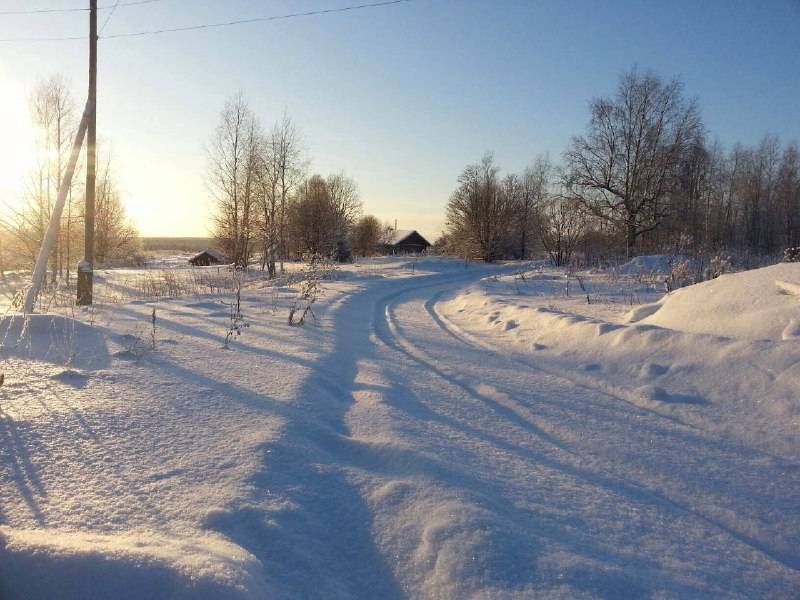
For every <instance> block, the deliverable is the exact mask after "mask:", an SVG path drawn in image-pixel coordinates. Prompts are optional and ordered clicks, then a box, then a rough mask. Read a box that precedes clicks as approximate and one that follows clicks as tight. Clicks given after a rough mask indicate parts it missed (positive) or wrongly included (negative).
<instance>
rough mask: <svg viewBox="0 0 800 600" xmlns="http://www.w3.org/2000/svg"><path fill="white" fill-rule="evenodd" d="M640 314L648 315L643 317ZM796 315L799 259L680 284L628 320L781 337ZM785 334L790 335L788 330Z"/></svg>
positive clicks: (716, 332) (799, 299)
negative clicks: (677, 288) (678, 288)
mask: <svg viewBox="0 0 800 600" xmlns="http://www.w3.org/2000/svg"><path fill="white" fill-rule="evenodd" d="M645 313H650V314H647V315H646V316H644V317H643V316H642V315H643V314H645ZM798 318H800V263H782V264H778V265H773V266H771V267H765V268H763V269H754V270H752V271H744V272H741V273H731V274H728V275H722V276H720V277H718V278H717V279H712V280H711V281H705V282H703V283H698V284H696V285H692V286H689V287H686V288H682V289H680V290H677V291H675V292H672V293H671V294H668V295H666V296H664V298H662V299H661V300H660V301H659V302H658V303H656V304H654V305H645V306H643V307H639V308H637V309H635V310H633V311H631V313H629V315H628V319H627V321H628V322H629V323H632V322H641V323H647V324H650V325H658V326H659V327H666V328H669V329H676V330H679V331H688V332H691V333H710V334H713V335H719V336H725V337H730V338H740V339H749V340H762V339H766V340H780V339H783V337H784V336H783V333H784V331H786V330H787V328H789V326H790V325H791V322H792V321H795V322H796V320H797V319H798ZM786 337H787V339H788V338H789V337H791V336H790V335H788V332H787V336H786Z"/></svg>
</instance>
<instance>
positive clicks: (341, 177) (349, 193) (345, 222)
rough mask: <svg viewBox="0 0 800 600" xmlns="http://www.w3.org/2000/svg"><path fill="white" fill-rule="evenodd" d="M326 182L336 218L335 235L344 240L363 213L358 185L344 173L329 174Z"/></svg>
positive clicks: (334, 224)
mask: <svg viewBox="0 0 800 600" xmlns="http://www.w3.org/2000/svg"><path fill="white" fill-rule="evenodd" d="M326 183H327V185H328V197H329V202H330V204H331V211H332V214H333V215H334V217H335V219H336V220H335V222H334V223H333V228H334V235H335V237H336V239H337V240H342V239H345V238H346V237H347V234H348V233H349V231H350V228H351V227H352V226H353V225H354V224H355V222H356V220H357V219H358V217H359V216H360V215H361V209H362V205H361V199H360V198H359V194H358V185H357V184H356V182H355V180H354V179H352V178H351V177H348V176H347V175H345V174H344V173H336V174H332V175H328V177H327V179H326Z"/></svg>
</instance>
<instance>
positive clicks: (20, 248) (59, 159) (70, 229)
mask: <svg viewBox="0 0 800 600" xmlns="http://www.w3.org/2000/svg"><path fill="white" fill-rule="evenodd" d="M29 107H30V115H31V122H32V124H33V126H34V130H35V132H36V144H35V148H36V164H35V166H34V168H33V169H32V171H31V173H30V174H29V175H28V177H27V178H26V181H25V187H24V193H23V194H22V196H21V197H20V198H18V199H16V201H9V200H5V201H4V202H3V206H2V209H1V210H0V214H2V216H1V217H0V244H2V249H1V251H0V269H5V268H25V267H30V266H31V265H32V264H33V262H34V261H35V260H36V256H37V254H38V252H39V247H40V246H41V241H42V238H43V237H44V233H45V231H46V230H47V227H48V224H49V222H50V216H51V214H52V210H53V206H54V204H55V201H56V198H57V196H58V192H59V189H60V186H61V183H62V178H63V176H64V171H65V169H66V163H67V158H68V156H69V152H70V149H71V146H72V141H73V139H74V137H75V132H76V130H77V127H78V121H79V119H80V111H78V110H77V106H76V103H75V100H74V97H73V95H72V93H71V91H70V88H69V85H68V84H67V83H66V81H65V80H64V78H62V77H60V76H53V77H50V78H49V79H46V80H43V81H41V82H40V83H38V84H37V85H36V86H35V88H34V89H33V91H32V93H31V95H30V99H29ZM98 163H99V164H98V172H97V182H96V206H95V212H96V216H95V218H96V223H95V225H96V233H95V258H96V261H97V263H98V264H103V263H107V262H111V261H114V260H116V259H118V258H122V257H126V256H128V255H130V254H131V253H132V252H134V251H135V250H136V249H137V248H138V233H137V231H136V229H135V227H133V226H132V224H131V223H130V222H129V221H128V219H127V218H126V216H125V210H124V207H123V204H122V200H121V195H120V192H119V187H118V185H117V183H116V180H115V177H114V171H113V168H112V160H111V153H110V151H108V150H106V149H105V148H102V147H101V148H100V152H99V160H98ZM81 170H82V169H81V168H80V167H79V168H78V169H76V173H80V172H81ZM84 189H85V188H84V185H83V181H82V179H81V177H78V176H76V177H74V178H73V181H72V183H71V185H70V189H69V190H68V196H67V204H66V206H65V210H64V212H63V214H62V218H61V227H60V229H59V235H58V237H57V240H56V244H55V247H54V248H53V252H52V255H51V257H50V279H51V282H53V283H55V282H56V281H57V280H58V279H63V280H64V281H66V282H67V283H68V282H69V280H70V274H71V271H72V269H73V265H74V264H75V263H77V261H78V260H79V259H80V258H81V257H82V255H83V241H84V215H83V207H84Z"/></svg>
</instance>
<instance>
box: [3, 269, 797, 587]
mask: <svg viewBox="0 0 800 600" xmlns="http://www.w3.org/2000/svg"><path fill="white" fill-rule="evenodd" d="M633 266H635V265H632V266H631V265H629V266H628V268H625V269H617V270H615V271H613V272H587V273H578V274H577V277H576V276H575V274H573V275H572V276H570V277H567V276H565V273H564V272H563V271H556V270H553V269H549V268H545V267H543V266H541V265H534V264H527V265H520V264H518V263H517V264H506V265H497V266H487V265H482V264H470V265H465V263H464V262H463V261H455V260H452V261H451V260H436V259H420V260H418V261H412V262H409V261H402V260H396V259H381V260H375V261H369V262H365V263H363V264H360V265H349V266H347V267H346V268H344V269H342V270H340V272H339V273H338V274H337V278H336V279H335V280H332V281H328V282H326V283H325V295H324V297H323V298H322V300H321V301H320V302H319V303H318V304H317V305H315V307H314V311H315V314H316V317H317V321H316V322H315V321H314V320H313V319H311V320H310V321H309V322H308V323H307V324H306V325H305V326H304V327H290V326H289V325H288V323H287V316H288V310H289V306H290V305H291V304H292V303H293V302H294V301H295V299H296V297H297V294H298V284H297V280H296V279H295V280H292V279H290V278H287V279H285V280H283V281H282V282H280V283H279V284H278V285H269V284H268V283H267V282H266V281H264V280H263V278H262V277H261V276H259V275H253V276H252V277H251V278H248V280H247V281H245V282H244V285H243V291H242V314H243V321H241V323H240V324H243V326H242V328H241V335H238V336H234V337H233V340H232V341H231V342H230V344H229V346H230V347H229V348H228V349H224V348H223V346H224V341H225V337H226V332H227V331H228V328H229V326H230V322H231V319H230V314H231V309H230V306H229V305H228V304H223V302H228V303H229V302H232V301H233V296H232V294H231V292H230V289H231V287H230V286H227V287H226V285H223V284H222V283H220V284H219V285H215V288H214V290H213V291H212V290H211V289H209V290H207V291H206V290H204V289H202V285H208V281H207V280H204V281H205V283H202V284H197V285H196V287H193V288H191V289H188V290H187V289H178V290H176V291H178V292H181V293H183V292H187V293H189V295H174V294H161V293H159V294H158V297H157V298H148V297H147V294H146V293H145V291H146V288H145V287H144V286H143V285H140V284H139V283H137V282H138V281H139V279H137V278H139V277H142V276H143V275H142V274H141V272H137V271H135V270H129V271H125V270H112V271H109V272H107V273H104V274H101V278H102V281H103V283H101V285H106V286H108V289H109V290H111V289H115V290H116V292H115V293H116V296H115V298H114V300H113V301H111V300H110V297H109V300H108V301H106V302H105V303H104V304H102V305H99V306H97V307H96V308H95V309H93V310H91V311H85V312H84V311H74V316H75V319H73V318H72V317H73V310H72V309H69V310H66V309H63V308H62V309H61V310H60V314H59V315H57V316H54V315H41V316H35V317H33V318H32V319H31V320H30V322H29V323H28V324H27V327H25V328H23V325H22V323H21V320H20V318H19V317H14V316H13V313H11V312H10V311H9V312H8V313H7V316H6V317H5V318H4V319H3V320H2V321H1V322H0V344H2V355H1V356H2V363H0V371H2V372H3V373H4V377H5V381H4V383H3V384H2V386H0V598H25V599H36V598H67V599H73V598H74V599H77V598H82V599H83V598H123V599H124V598H202V599H208V598H242V599H261V598H742V599H744V598H748V599H749V598H775V599H788V598H796V597H798V593H799V590H800V504H798V498H800V438H799V437H798V434H799V433H800V325H798V323H800V295H798V294H800V265H798V264H784V265H776V266H774V267H768V268H765V269H759V270H755V271H748V272H744V273H738V274H730V275H724V276H722V277H720V278H719V279H716V280H713V281H710V282H706V283H702V284H698V285H695V286H691V287H688V288H684V289H681V290H679V291H677V292H673V293H671V294H669V295H667V296H666V297H662V296H663V291H664V287H663V284H662V281H663V279H662V278H661V277H660V275H658V274H656V273H653V272H647V273H644V272H641V271H640V272H635V269H632V267H633ZM296 267H297V266H296V265H295V266H293V270H296ZM650 267H651V265H648V269H649V268H650ZM215 269H216V267H212V268H209V269H208V270H206V271H202V270H192V269H187V270H185V271H186V272H187V273H190V274H191V275H186V281H187V284H186V285H187V286H189V283H188V282H189V281H193V280H196V279H197V277H198V271H199V272H200V273H201V274H202V275H203V277H206V275H208V276H209V277H210V275H214V277H218V279H215V281H217V282H218V283H219V282H220V281H222V280H224V279H225V278H226V277H227V278H229V274H226V272H225V271H224V270H222V269H220V270H216V271H214V270H215ZM173 271H174V269H172V270H171V269H170V268H169V265H157V266H153V267H152V268H151V269H149V272H151V273H156V274H157V275H156V277H154V278H155V279H158V280H159V281H163V280H164V275H163V273H170V272H173ZM215 273H216V274H215ZM170 277H171V276H167V279H169V278H170ZM132 282H133V283H132ZM192 285H194V284H192ZM114 286H116V288H115V287H114ZM142 290H145V291H142ZM201 292H202V293H201ZM170 296H173V297H170ZM587 296H588V298H587ZM154 308H155V314H156V328H155V347H153V326H152V315H153V309H154Z"/></svg>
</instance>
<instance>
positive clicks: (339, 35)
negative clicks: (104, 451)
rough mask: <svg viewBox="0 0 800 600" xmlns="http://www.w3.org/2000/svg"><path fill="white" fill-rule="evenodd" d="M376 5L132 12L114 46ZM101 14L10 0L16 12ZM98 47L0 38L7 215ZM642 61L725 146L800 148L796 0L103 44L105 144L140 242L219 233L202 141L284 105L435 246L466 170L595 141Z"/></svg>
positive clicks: (637, 6) (296, 1)
mask: <svg viewBox="0 0 800 600" xmlns="http://www.w3.org/2000/svg"><path fill="white" fill-rule="evenodd" d="M128 1H129V0H128ZM364 1H366V0H328V1H324V0H271V1H268V0H230V1H229V2H221V1H219V0H159V1H156V2H151V3H148V4H141V5H137V6H124V4H125V2H126V0H122V1H121V6H120V7H119V8H118V9H117V10H116V12H115V13H114V15H113V17H112V19H111V20H110V22H109V24H108V26H107V28H106V30H105V33H106V34H108V35H113V34H118V33H125V32H133V31H140V30H152V29H157V28H164V27H178V26H184V25H195V24H201V23H215V22H221V21H230V20H235V19H242V18H248V17H263V16H268V15H281V14H286V13H293V12H302V11H308V10H317V9H323V8H332V7H342V6H348V5H354V4H360V3H362V2H364ZM113 3H114V0H100V4H101V6H102V5H108V4H113ZM86 4H87V2H86V1H85V0H0V12H2V11H11V10H18V9H19V10H31V9H40V8H41V9H44V8H65V7H79V6H84V5H86ZM106 15H107V11H101V13H100V22H101V23H102V22H103V21H104V20H105V17H106ZM87 22H88V16H87V13H85V12H77V13H50V14H34V15H0V38H20V37H51V36H55V37H60V36H73V35H82V34H85V32H86V29H87ZM86 46H87V41H86V40H77V41H51V42H13V43H0V196H1V197H0V201H6V202H7V201H9V198H11V197H12V196H13V195H14V194H16V193H19V190H20V189H21V188H22V185H23V180H24V177H25V173H26V172H28V171H29V170H30V168H31V167H32V163H33V158H32V151H33V150H32V140H31V135H32V134H31V131H30V124H29V118H28V112H27V106H26V98H27V97H28V95H29V93H30V90H31V89H32V87H33V86H34V85H35V83H36V82H37V81H38V80H40V79H43V78H46V77H48V76H50V75H52V74H57V73H60V74H63V75H65V76H66V77H67V79H68V80H69V81H70V82H71V84H72V88H73V91H74V95H75V97H76V99H77V100H78V101H79V104H81V105H82V103H83V98H84V97H85V96H84V94H85V89H86V81H87V75H86V68H87V67H86V53H87V51H86ZM634 64H637V65H639V67H640V68H642V69H648V68H652V69H654V70H655V71H656V72H657V73H658V74H660V75H661V76H663V77H664V78H670V77H673V76H680V77H681V78H682V79H683V81H684V83H685V86H686V93H687V95H689V96H697V97H698V99H699V102H700V106H701V109H702V114H703V117H704V120H705V123H706V126H707V128H708V130H709V132H710V134H711V137H712V138H718V139H719V140H720V141H721V142H722V143H724V144H725V145H727V146H730V145H732V144H733V143H735V142H737V141H740V142H742V143H745V144H754V143H757V142H758V141H759V140H760V139H761V138H762V136H763V135H764V134H765V133H772V134H776V135H779V136H780V137H781V139H783V140H784V141H789V140H796V141H800V1H798V0H772V1H766V2H756V1H753V2H734V1H730V2H723V1H708V2H688V1H685V2H680V1H678V2H650V1H646V2H636V3H629V2H623V1H621V0H620V1H615V2H611V1H606V2H588V1H583V2H581V1H565V2H558V1H555V0H551V1H533V0H531V1H513V0H508V1H503V0H499V1H496V2H492V1H479V0H414V1H412V2H408V3H404V4H398V5H394V6H389V7H384V8H369V9H364V10H359V11H351V12H346V13H339V14H329V15H325V16H312V17H301V18H295V19H289V20H281V21H271V22H262V23H253V24H247V25H239V26H234V27H225V28H218V29H208V30H202V31H192V32H181V33H168V34H162V35H150V36H142V37H134V38H117V39H105V40H104V39H101V40H100V47H99V112H98V132H99V136H100V139H101V140H104V141H106V142H107V143H109V144H110V147H111V148H112V149H113V155H114V161H115V166H116V173H117V176H118V180H119V182H120V185H121V188H122V190H123V197H124V200H125V203H126V208H127V210H128V213H129V214H130V216H131V217H132V218H133V219H134V221H135V222H136V224H137V225H138V227H139V228H140V231H141V232H142V234H143V235H152V236H193V235H206V234H207V232H208V225H209V216H210V212H211V204H210V202H209V199H208V194H207V192H206V189H205V185H204V172H205V165H206V159H205V151H204V145H205V144H206V142H207V140H208V139H209V137H210V135H211V132H212V131H213V129H214V127H215V125H216V123H217V120H218V114H219V111H220V109H221V108H222V105H223V104H224V102H225V100H226V99H227V98H229V97H230V96H232V95H234V94H235V93H237V92H238V91H240V90H241V91H242V92H244V94H245V95H246V96H247V98H248V100H249V102H250V105H251V106H252V108H253V109H254V111H255V112H256V113H257V114H258V115H259V117H260V119H261V120H262V122H263V124H264V125H265V126H266V127H268V126H270V125H271V124H272V123H273V122H274V121H276V120H277V119H279V118H280V117H281V115H282V113H283V111H284V110H286V111H287V112H288V113H289V115H290V116H291V117H292V118H293V120H294V121H295V122H296V124H297V125H298V127H299V128H300V130H301V131H302V134H303V137H304V140H305V147H306V151H307V156H308V158H309V159H310V168H311V170H312V171H313V172H320V173H323V174H327V173H329V172H338V171H342V170H343V171H345V172H346V173H347V174H348V175H350V176H352V177H354V178H355V179H356V181H357V182H358V184H359V187H360V191H361V196H362V200H363V202H364V209H365V212H369V213H373V214H376V215H377V216H378V217H380V218H381V219H383V220H386V221H392V222H393V221H394V220H395V219H397V222H398V225H399V226H400V227H401V228H416V229H419V230H420V231H422V233H423V234H426V235H428V236H430V237H436V236H437V235H438V233H439V231H440V229H441V225H442V223H443V221H444V206H445V203H446V201H447V198H448V196H449V194H450V192H451V191H452V190H453V188H454V187H455V183H456V177H457V176H458V174H459V172H460V171H461V170H462V169H463V167H464V166H465V165H466V164H468V163H470V162H474V161H476V160H478V159H480V157H481V156H482V155H483V154H484V152H486V151H487V150H492V151H494V153H495V157H496V159H497V162H498V164H499V165H500V166H501V167H503V168H504V169H505V170H508V171H518V170H521V169H522V168H524V166H525V165H526V164H528V163H529V162H531V161H532V160H533V159H534V158H535V156H536V155H537V154H541V153H549V154H550V156H551V157H553V158H554V159H556V160H558V158H559V157H560V155H561V153H562V151H563V150H564V148H565V147H566V145H567V143H568V141H569V138H570V137H571V136H572V135H575V134H580V133H582V132H583V131H584V128H585V126H586V123H587V121H588V103H589V101H590V99H591V98H592V97H593V96H599V95H608V94H612V93H613V92H614V89H615V86H616V84H617V80H618V78H619V75H620V74H621V73H623V72H624V71H626V70H628V69H630V68H631V67H632V66H633V65H634Z"/></svg>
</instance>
